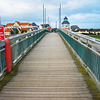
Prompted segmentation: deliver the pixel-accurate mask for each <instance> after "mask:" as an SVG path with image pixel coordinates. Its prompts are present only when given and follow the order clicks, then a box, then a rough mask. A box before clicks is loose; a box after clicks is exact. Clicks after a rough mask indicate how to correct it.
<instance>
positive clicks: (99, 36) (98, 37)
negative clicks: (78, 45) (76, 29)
mask: <svg viewBox="0 0 100 100" xmlns="http://www.w3.org/2000/svg"><path fill="white" fill-rule="evenodd" d="M88 36H91V37H93V38H97V39H100V35H88Z"/></svg>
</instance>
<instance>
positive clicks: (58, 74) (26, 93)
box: [0, 33, 92, 100]
mask: <svg viewBox="0 0 100 100" xmlns="http://www.w3.org/2000/svg"><path fill="white" fill-rule="evenodd" d="M0 100H92V99H91V95H90V93H89V91H88V89H87V85H86V83H85V82H84V80H83V77H82V75H81V73H79V72H78V69H77V67H76V65H75V63H74V61H73V59H72V58H71V56H70V54H69V52H68V50H67V48H66V47H65V45H64V44H63V42H62V40H61V38H60V37H59V35H58V34H56V33H51V34H47V35H46V36H45V37H44V38H43V39H42V40H41V41H40V42H39V43H38V44H37V45H36V46H35V47H34V48H33V49H32V51H31V52H30V53H29V54H28V55H27V56H26V57H25V59H24V60H23V61H22V63H21V64H20V65H19V72H18V75H17V76H15V77H14V78H13V79H12V80H11V82H9V83H8V84H7V85H6V86H5V87H4V89H3V90H2V93H0Z"/></svg>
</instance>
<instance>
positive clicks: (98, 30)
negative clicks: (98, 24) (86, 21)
mask: <svg viewBox="0 0 100 100" xmlns="http://www.w3.org/2000/svg"><path fill="white" fill-rule="evenodd" d="M91 32H100V29H93V30H92V31H91Z"/></svg>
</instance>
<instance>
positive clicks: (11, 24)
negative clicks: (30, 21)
mask: <svg viewBox="0 0 100 100" xmlns="http://www.w3.org/2000/svg"><path fill="white" fill-rule="evenodd" d="M13 25H14V23H8V24H6V26H5V27H8V26H13Z"/></svg>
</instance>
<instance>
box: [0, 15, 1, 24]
mask: <svg viewBox="0 0 100 100" xmlns="http://www.w3.org/2000/svg"><path fill="white" fill-rule="evenodd" d="M0 26H1V16H0Z"/></svg>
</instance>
